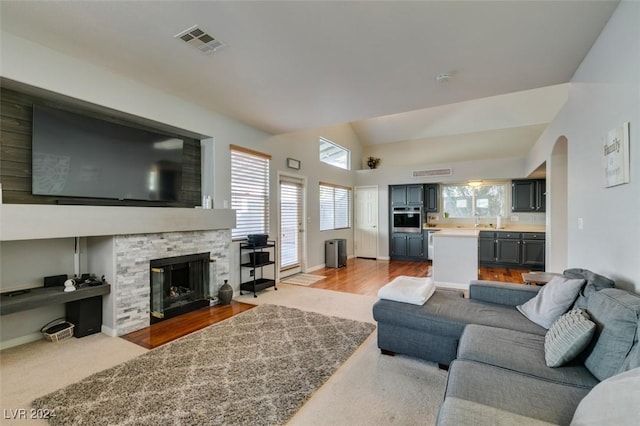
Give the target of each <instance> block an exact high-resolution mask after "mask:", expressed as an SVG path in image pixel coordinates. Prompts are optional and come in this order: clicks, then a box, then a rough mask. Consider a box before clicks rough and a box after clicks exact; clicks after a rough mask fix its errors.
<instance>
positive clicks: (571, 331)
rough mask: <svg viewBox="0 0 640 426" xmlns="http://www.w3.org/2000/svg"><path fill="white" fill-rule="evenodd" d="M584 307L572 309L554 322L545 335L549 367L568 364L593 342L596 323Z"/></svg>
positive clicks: (545, 355)
mask: <svg viewBox="0 0 640 426" xmlns="http://www.w3.org/2000/svg"><path fill="white" fill-rule="evenodd" d="M589 318H590V317H589V314H587V313H586V312H585V310H584V309H572V310H570V311H569V312H567V313H566V314H564V315H562V316H561V317H560V318H558V319H557V320H556V322H554V323H553V325H552V326H551V328H550V329H549V331H547V334H546V335H545V336H544V359H545V361H546V363H547V366H548V367H560V366H561V365H564V364H566V363H567V362H569V361H571V360H572V359H574V358H575V357H577V356H578V355H579V354H580V352H582V351H583V350H584V349H585V348H586V347H587V346H588V345H589V342H591V338H592V337H593V333H595V331H596V324H595V323H594V322H593V321H591V320H590V319H589Z"/></svg>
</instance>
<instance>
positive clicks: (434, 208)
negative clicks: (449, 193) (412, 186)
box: [424, 183, 440, 213]
mask: <svg viewBox="0 0 640 426" xmlns="http://www.w3.org/2000/svg"><path fill="white" fill-rule="evenodd" d="M439 201H440V185H438V184H437V183H430V184H427V185H425V186H424V210H425V211H426V212H427V213H437V212H438V211H439V210H440V206H439Z"/></svg>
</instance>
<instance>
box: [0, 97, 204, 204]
mask: <svg viewBox="0 0 640 426" xmlns="http://www.w3.org/2000/svg"><path fill="white" fill-rule="evenodd" d="M33 104H38V105H46V106H50V107H54V108H60V109H64V110H67V111H70V112H75V113H80V114H83V115H87V116H90V117H94V118H99V119H101V120H105V121H109V122H113V123H118V124H125V125H129V126H134V127H138V128H141V129H145V130H152V131H160V132H163V133H170V134H171V132H167V130H166V129H163V130H159V129H155V128H153V127H150V126H148V125H143V124H136V123H133V122H131V121H126V120H124V119H122V118H121V117H117V116H115V114H114V113H113V112H110V111H107V110H106V109H105V112H104V113H103V114H100V113H97V112H96V111H95V110H96V106H95V105H87V108H86V109H83V108H82V107H80V106H78V105H72V104H65V103H62V102H60V101H53V100H49V99H45V98H39V97H36V96H32V95H28V94H25V93H20V92H17V91H14V90H9V89H6V88H0V129H1V130H2V131H1V132H0V182H2V199H3V202H4V203H7V204H57V203H60V202H62V203H65V204H97V205H106V204H109V205H121V206H160V205H162V206H171V207H194V206H199V205H200V202H201V201H200V200H201V183H200V182H201V180H200V179H201V166H200V141H199V140H198V139H194V138H190V137H186V136H184V135H180V134H175V133H174V134H173V136H176V137H179V138H180V139H183V140H184V141H185V142H184V146H183V150H182V191H181V194H180V202H177V203H156V202H147V201H128V200H126V201H118V200H103V199H92V198H77V199H75V198H68V197H48V196H40V195H32V194H31V130H32V120H33Z"/></svg>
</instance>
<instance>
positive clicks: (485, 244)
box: [478, 231, 496, 263]
mask: <svg viewBox="0 0 640 426" xmlns="http://www.w3.org/2000/svg"><path fill="white" fill-rule="evenodd" d="M495 261H496V237H495V233H494V232H485V231H481V232H480V236H479V237H478V262H480V263H493V262H495Z"/></svg>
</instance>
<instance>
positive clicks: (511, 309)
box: [373, 269, 640, 426]
mask: <svg viewBox="0 0 640 426" xmlns="http://www.w3.org/2000/svg"><path fill="white" fill-rule="evenodd" d="M565 276H567V277H570V278H584V279H585V280H586V283H585V285H584V286H583V287H582V290H581V291H580V294H579V295H578V297H577V299H576V301H575V303H574V304H573V306H572V307H579V308H583V309H586V311H587V312H588V314H589V315H590V316H591V320H592V321H593V322H594V323H595V324H596V330H595V335H594V336H593V338H592V340H591V343H590V344H589V346H588V347H587V348H586V349H585V350H584V351H583V352H582V353H581V354H580V355H579V357H578V358H576V359H575V360H573V361H571V362H570V363H568V364H567V365H564V366H562V367H557V368H551V367H547V365H546V362H545V349H544V345H545V334H546V333H547V330H546V329H545V328H543V327H540V326H538V325H536V324H535V323H533V322H532V321H530V320H529V319H527V318H526V317H525V316H524V315H522V314H521V313H520V312H519V311H518V310H517V309H516V308H515V307H516V306H517V305H521V304H523V303H524V302H526V301H528V300H529V299H531V298H533V297H534V296H536V294H537V293H538V291H539V289H540V287H536V286H522V285H514V284H506V283H498V282H491V281H473V282H471V284H470V288H469V298H462V297H460V295H459V294H456V293H454V292H450V291H436V292H435V293H434V295H433V296H432V297H431V298H430V299H429V300H428V301H427V303H425V304H424V305H422V306H418V305H410V304H406V303H400V302H394V301H390V300H383V299H380V300H379V301H378V302H376V304H375V305H374V308H373V315H374V318H375V320H376V321H377V322H378V347H379V348H380V349H381V350H382V352H383V353H386V354H394V353H398V354H404V355H409V356H412V357H417V358H421V359H425V360H429V361H433V362H437V363H439V364H440V365H441V366H443V367H444V366H448V368H449V377H448V382H447V388H446V393H445V398H444V402H443V404H442V406H441V408H440V412H439V414H438V424H439V425H442V426H447V425H456V426H460V425H513V424H532V425H536V424H570V423H571V420H572V418H573V416H574V412H575V411H576V408H577V407H578V404H579V403H580V401H581V400H582V399H583V398H585V396H587V395H588V394H589V392H590V391H591V389H592V388H593V387H594V386H596V385H597V384H598V383H600V382H601V381H603V380H605V379H607V378H609V377H612V376H614V375H616V374H619V373H622V372H624V371H628V370H631V369H634V368H638V367H640V345H639V343H638V327H639V317H640V295H638V294H634V293H630V292H628V291H625V290H621V289H616V288H613V287H614V283H613V281H611V280H609V279H607V278H605V277H602V276H599V275H597V274H594V273H592V272H590V271H587V270H583V269H571V270H567V271H565ZM639 395H640V394H639ZM638 402H639V406H640V401H638ZM634 421H635V420H634Z"/></svg>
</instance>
